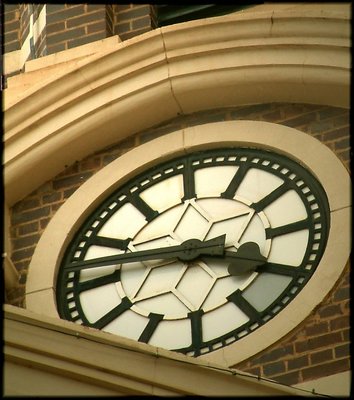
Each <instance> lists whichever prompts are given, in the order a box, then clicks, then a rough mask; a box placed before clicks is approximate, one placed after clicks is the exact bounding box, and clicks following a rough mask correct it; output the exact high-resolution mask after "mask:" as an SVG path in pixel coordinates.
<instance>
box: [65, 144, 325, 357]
mask: <svg viewBox="0 0 354 400" xmlns="http://www.w3.org/2000/svg"><path fill="white" fill-rule="evenodd" d="M328 229H329V211H328V203H327V199H326V196H325V193H324V191H323V189H322V188H321V186H320V184H319V183H318V182H317V181H316V179H315V178H314V177H313V176H312V175H311V174H310V173H309V172H308V171H306V170H305V169H304V168H302V167H301V166H300V165H298V164H297V163H295V162H294V161H292V160H289V159H288V158H286V157H284V156H280V155H278V154H274V153H271V152H268V151H264V150H256V149H245V148H234V149H217V150H207V151H204V152H201V153H196V154H191V155H188V156H184V157H181V158H178V159H175V160H172V161H169V162H167V163H163V164H161V165H159V166H156V167H154V168H153V169H150V170H148V171H146V172H145V173H143V174H141V175H139V176H138V177H136V178H134V179H133V180H131V181H130V182H128V183H127V184H125V185H124V186H123V187H121V188H119V189H118V190H116V192H115V193H114V194H113V195H111V196H110V197H109V198H108V199H107V200H106V201H105V202H104V203H103V204H102V205H101V206H99V207H98V208H97V209H96V211H95V212H94V214H93V215H91V216H90V217H89V218H88V219H87V220H86V222H85V224H84V225H83V226H82V227H81V228H80V229H79V231H78V232H77V234H76V237H75V238H74V240H73V241H72V242H71V244H70V245H69V247H68V249H67V251H66V254H65V256H64V259H63V262H62V265H61V268H60V271H59V276H58V281H57V303H58V308H59V312H60V315H61V317H62V318H65V319H68V320H71V321H75V322H76V323H79V324H84V325H88V326H91V327H95V328H98V329H102V330H104V331H107V332H111V333H115V334H117V335H120V336H124V337H128V338H131V339H135V340H138V341H141V342H146V343H149V344H152V345H155V346H159V347H163V348H167V349H171V350H176V351H179V352H183V353H186V354H189V355H192V356H198V355H201V354H205V353H208V352H211V351H213V350H216V349H219V348H221V347H224V346H227V345H228V344H230V343H233V342H235V341H237V340H239V339H240V338H242V337H244V336H246V335H248V334H251V333H252V332H253V331H254V330H255V329H257V328H258V327H259V326H261V325H263V324H265V323H267V321H268V320H270V319H271V318H273V317H274V316H276V314H277V313H279V312H280V311H281V310H282V309H283V308H284V307H286V305H287V304H288V303H289V302H290V301H291V300H292V299H293V298H294V297H295V296H297V295H298V293H299V292H300V291H301V288H302V287H303V286H304V285H305V284H306V283H307V281H308V280H309V279H310V278H311V276H312V274H313V272H314V271H315V269H316V267H317V265H318V263H319V261H320V259H321V256H322V254H323V251H324V248H325V245H326V241H327V236H328Z"/></svg>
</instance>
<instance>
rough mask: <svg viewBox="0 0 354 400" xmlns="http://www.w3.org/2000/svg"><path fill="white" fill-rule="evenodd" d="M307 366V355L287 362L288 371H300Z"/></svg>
mask: <svg viewBox="0 0 354 400" xmlns="http://www.w3.org/2000/svg"><path fill="white" fill-rule="evenodd" d="M307 365H309V360H308V356H307V355H306V356H301V357H296V358H293V359H290V360H288V370H291V369H300V368H302V367H305V366H307Z"/></svg>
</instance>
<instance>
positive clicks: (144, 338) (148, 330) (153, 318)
mask: <svg viewBox="0 0 354 400" xmlns="http://www.w3.org/2000/svg"><path fill="white" fill-rule="evenodd" d="M163 317H164V316H163V315H162V314H155V313H150V314H149V322H148V324H147V325H146V327H145V329H144V331H143V333H142V334H141V335H140V337H139V342H143V343H148V342H149V340H150V338H151V336H152V335H153V333H154V332H155V329H156V328H157V326H158V324H159V322H160V321H161V320H162V319H163Z"/></svg>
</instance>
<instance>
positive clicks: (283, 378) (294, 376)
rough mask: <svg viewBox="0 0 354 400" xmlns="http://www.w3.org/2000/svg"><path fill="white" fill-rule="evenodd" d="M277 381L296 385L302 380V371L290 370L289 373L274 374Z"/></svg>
mask: <svg viewBox="0 0 354 400" xmlns="http://www.w3.org/2000/svg"><path fill="white" fill-rule="evenodd" d="M272 379H274V380H275V381H277V382H280V383H283V384H284V385H296V384H297V383H299V382H301V377H300V371H294V372H290V373H288V374H281V375H275V376H272Z"/></svg>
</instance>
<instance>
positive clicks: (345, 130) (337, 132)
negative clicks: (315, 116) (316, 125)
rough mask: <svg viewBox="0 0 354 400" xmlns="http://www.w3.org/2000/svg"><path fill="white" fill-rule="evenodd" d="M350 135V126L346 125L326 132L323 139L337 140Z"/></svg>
mask: <svg viewBox="0 0 354 400" xmlns="http://www.w3.org/2000/svg"><path fill="white" fill-rule="evenodd" d="M348 135H349V127H347V126H345V127H342V128H338V129H334V130H332V131H329V132H325V133H324V134H323V139H324V141H329V140H336V139H341V138H344V137H347V136H348Z"/></svg>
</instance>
